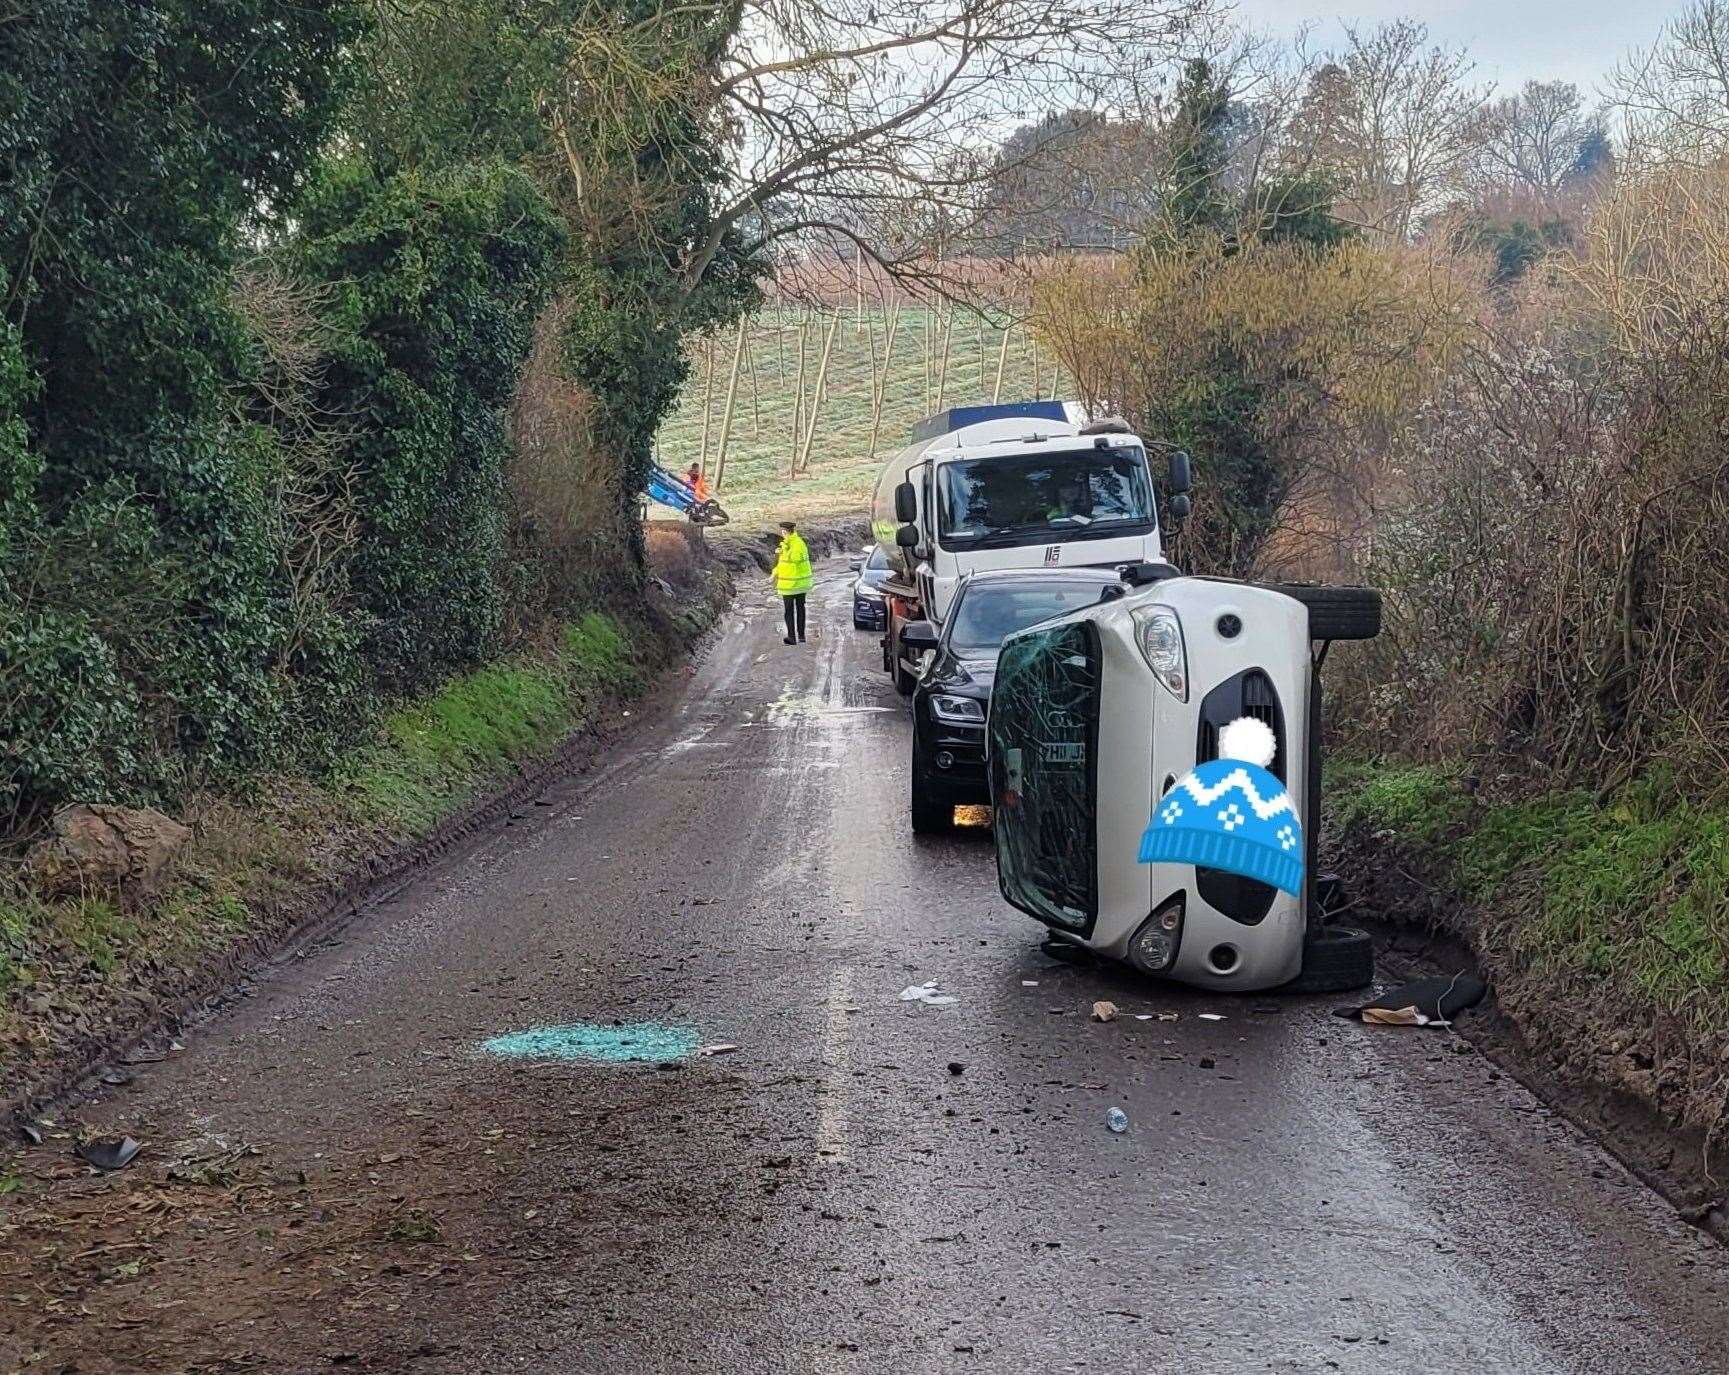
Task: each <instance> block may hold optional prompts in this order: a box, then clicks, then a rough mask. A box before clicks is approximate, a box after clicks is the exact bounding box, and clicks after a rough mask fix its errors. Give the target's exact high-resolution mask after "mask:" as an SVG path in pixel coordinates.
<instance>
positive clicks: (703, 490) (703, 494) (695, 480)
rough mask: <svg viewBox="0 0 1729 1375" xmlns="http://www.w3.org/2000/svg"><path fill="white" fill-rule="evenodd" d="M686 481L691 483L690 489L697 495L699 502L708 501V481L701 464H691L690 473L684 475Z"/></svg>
mask: <svg viewBox="0 0 1729 1375" xmlns="http://www.w3.org/2000/svg"><path fill="white" fill-rule="evenodd" d="M684 480H685V481H686V482H688V483H690V489H691V491H693V492H695V493H696V499H697V500H698V501H707V500H708V479H707V478H706V477H704V476H703V475H702V465H701V464H699V463H693V464H691V465H690V471H689V472H688V473H686V474H685V475H684Z"/></svg>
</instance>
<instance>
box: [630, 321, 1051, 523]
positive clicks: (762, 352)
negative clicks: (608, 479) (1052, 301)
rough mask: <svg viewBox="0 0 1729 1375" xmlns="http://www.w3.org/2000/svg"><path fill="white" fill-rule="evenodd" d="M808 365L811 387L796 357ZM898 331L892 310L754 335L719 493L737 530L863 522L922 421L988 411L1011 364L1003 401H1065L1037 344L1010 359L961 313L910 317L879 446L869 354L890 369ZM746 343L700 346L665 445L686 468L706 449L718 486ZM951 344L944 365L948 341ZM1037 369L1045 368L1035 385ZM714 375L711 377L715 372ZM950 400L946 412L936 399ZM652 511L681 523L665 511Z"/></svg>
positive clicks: (665, 429)
mask: <svg viewBox="0 0 1729 1375" xmlns="http://www.w3.org/2000/svg"><path fill="white" fill-rule="evenodd" d="M831 324H833V325H834V338H833V345H832V352H831V354H830V358H829V365H828V374H827V378H826V380H825V385H824V387H823V395H822V400H821V404H820V409H819V410H818V413H817V422H816V426H815V429H814V432H813V433H812V436H811V441H810V448H809V457H808V462H807V463H806V464H805V465H803V466H802V468H801V471H800V472H799V474H798V476H796V477H794V476H792V464H793V455H794V452H795V449H796V448H797V445H798V441H799V438H800V435H799V434H798V432H797V430H796V429H795V426H796V425H797V424H798V422H799V421H800V420H801V419H802V420H803V423H804V425H806V426H808V424H809V415H810V408H811V406H812V404H813V399H814V398H815V395H816V375H817V370H818V365H819V363H820V361H821V357H822V352H823V345H824V342H825V339H826V338H827V336H828V333H829V329H830V326H831ZM801 332H802V334H803V346H804V355H805V365H804V379H803V390H802V396H803V400H802V404H801V400H800V397H801V391H800V385H799V347H800V335H801ZM887 332H888V322H887V320H886V318H885V317H884V315H883V314H882V313H881V312H877V313H875V314H873V313H872V312H871V311H869V310H867V311H866V312H865V314H864V316H863V318H862V319H861V318H859V317H858V316H857V315H856V314H855V312H854V311H852V310H850V309H843V310H842V312H841V314H840V318H839V320H838V322H836V321H835V317H834V315H833V314H832V313H826V314H820V315H818V314H814V313H801V312H795V311H794V310H793V309H792V308H790V307H787V308H784V309H782V310H780V311H776V310H773V309H770V310H767V311H765V312H763V313H762V314H759V315H758V316H756V317H755V318H754V319H753V320H752V321H751V322H750V324H749V326H748V327H747V328H746V331H745V335H744V342H745V350H744V352H743V353H742V354H741V356H740V366H739V377H738V389H737V395H736V397H735V399H734V405H733V419H732V432H731V435H730V438H729V442H728V444H727V449H726V466H725V472H724V474H723V475H722V477H721V484H720V490H719V492H718V496H719V498H720V500H721V502H722V504H723V505H725V506H726V508H727V510H728V511H729V512H731V514H732V516H733V518H734V519H735V520H746V521H761V520H767V519H773V518H776V517H778V516H781V515H814V514H817V513H824V514H839V513H852V512H861V511H863V510H864V508H865V506H866V504H867V503H868V502H869V499H870V493H871V488H872V487H873V486H874V485H875V483H876V478H877V474H878V472H879V471H880V470H881V466H882V463H883V461H884V460H885V459H886V458H887V456H888V455H889V454H892V453H894V452H895V451H896V450H898V449H900V448H902V447H904V446H905V445H906V443H907V442H908V436H909V433H910V431H911V430H912V427H913V425H914V424H915V423H916V422H917V421H919V420H921V419H922V418H923V417H925V416H927V415H929V414H931V413H932V412H933V411H936V410H938V409H941V408H942V407H947V406H956V405H970V404H974V403H977V402H981V401H990V400H991V399H992V393H993V391H994V390H995V388H996V378H997V365H998V362H999V358H1000V359H1001V361H1002V364H1003V378H1002V391H1001V399H1002V400H1004V401H1023V400H1029V399H1031V398H1033V397H1035V396H1041V395H1042V396H1046V397H1049V396H1051V395H1053V394H1055V395H1061V396H1066V393H1065V392H1064V391H1063V390H1062V386H1063V384H1062V380H1061V379H1060V378H1059V377H1058V376H1056V374H1055V370H1054V368H1053V364H1052V360H1051V358H1050V356H1049V354H1041V355H1038V356H1036V357H1035V346H1034V344H1033V342H1032V339H1031V336H1030V335H1028V334H1027V333H1026V331H1025V330H1023V329H1019V328H1016V329H1013V330H1012V331H1011V334H1010V337H1009V341H1008V352H1007V355H1006V357H1005V356H1003V355H1002V346H1003V332H1002V331H1001V330H1000V329H998V328H996V327H995V326H993V325H991V324H989V323H983V324H981V322H980V321H979V320H978V319H977V317H975V316H973V315H970V314H967V313H964V312H960V311H957V312H955V313H954V314H953V316H952V318H951V317H950V316H949V315H948V313H947V312H943V313H941V314H939V312H937V311H934V310H930V309H925V308H922V307H912V306H907V307H903V308H902V309H901V310H900V312H899V318H898V324H897V325H896V328H895V339H894V350H893V352H892V354H890V356H889V360H888V367H887V376H886V379H885V381H884V385H883V398H882V414H881V423H880V425H879V427H878V431H877V436H876V445H875V449H874V452H873V449H872V446H871V419H872V409H873V408H872V382H873V375H874V373H875V370H874V369H873V367H872V362H871V360H872V357H873V352H874V356H875V357H876V358H877V359H878V360H879V363H878V367H879V368H880V366H881V364H880V360H881V358H882V356H883V350H884V345H885V342H886V336H887ZM737 338H738V336H737V335H736V334H734V333H732V332H730V331H729V332H724V333H722V334H720V335H719V336H717V337H716V338H714V339H713V340H709V341H699V342H698V343H696V344H695V345H693V349H694V359H693V361H694V367H693V369H692V372H691V379H690V381H689V382H688V383H686V385H685V392H684V396H683V398H682V399H681V402H680V405H679V408H678V410H677V412H676V413H675V414H674V415H673V416H672V417H671V419H669V420H668V421H667V423H666V424H665V425H664V426H662V427H661V431H660V434H659V435H658V436H657V444H658V448H659V451H660V462H661V463H662V464H663V465H664V466H665V467H667V468H671V469H673V470H674V471H676V472H681V473H682V472H683V471H684V470H685V469H686V468H688V467H689V466H690V464H692V463H693V462H696V461H698V460H699V459H700V458H701V457H702V456H703V455H704V452H705V446H704V438H703V432H704V423H703V416H704V410H705V406H706V410H707V414H708V424H707V431H708V437H707V445H706V454H707V464H706V466H707V469H708V472H709V480H710V481H711V482H713V481H714V479H715V473H716V469H717V467H718V460H719V453H720V433H721V426H722V420H723V417H724V415H725V410H726V395H727V389H728V382H729V380H730V378H731V374H732V360H733V353H734V349H735V346H736V344H737ZM945 338H946V341H947V350H946V360H945V349H944V343H945ZM1035 367H1036V369H1037V372H1036V378H1035ZM711 368H712V370H711ZM939 398H940V402H939ZM654 513H655V514H670V513H668V512H663V511H658V510H656V511H655V512H654Z"/></svg>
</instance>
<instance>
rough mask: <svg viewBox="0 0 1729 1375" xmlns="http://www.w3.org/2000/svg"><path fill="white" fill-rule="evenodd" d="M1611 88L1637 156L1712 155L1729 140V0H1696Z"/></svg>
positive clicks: (1628, 62)
mask: <svg viewBox="0 0 1729 1375" xmlns="http://www.w3.org/2000/svg"><path fill="white" fill-rule="evenodd" d="M1609 92H1610V96H1611V99H1612V101H1613V103H1614V105H1615V106H1616V107H1617V108H1618V109H1619V111H1620V113H1621V116H1622V120H1623V123H1624V125H1625V128H1626V136H1627V142H1628V145H1629V147H1630V149H1631V150H1632V151H1633V152H1634V153H1635V155H1636V156H1644V157H1666V158H1677V157H1679V158H1684V159H1696V160H1709V159H1711V158H1712V157H1714V156H1716V155H1717V154H1718V153H1719V152H1721V151H1722V149H1723V148H1724V146H1725V144H1729V0H1693V3H1692V4H1690V5H1689V6H1688V7H1687V8H1686V9H1685V10H1683V11H1682V12H1681V13H1680V14H1679V15H1677V16H1676V17H1675V18H1673V19H1671V20H1670V21H1669V22H1668V23H1667V24H1665V25H1664V26H1663V32H1662V35H1661V36H1660V37H1659V38H1658V40H1657V42H1656V43H1655V44H1654V45H1652V46H1651V47H1650V48H1646V49H1643V50H1641V51H1639V52H1635V53H1634V54H1633V55H1632V56H1631V57H1629V58H1628V59H1627V60H1626V61H1625V62H1623V63H1622V64H1621V65H1620V66H1619V67H1617V68H1616V69H1615V73H1614V75H1613V76H1612V77H1611V78H1610V81H1609Z"/></svg>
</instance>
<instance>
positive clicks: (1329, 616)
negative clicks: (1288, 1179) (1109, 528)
mask: <svg viewBox="0 0 1729 1375" xmlns="http://www.w3.org/2000/svg"><path fill="white" fill-rule="evenodd" d="M1112 593H1113V594H1114V595H1111V596H1109V597H1107V598H1106V599H1105V600H1103V601H1100V602H1098V603H1096V604H1095V605H1092V606H1089V607H1087V608H1085V609H1083V610H1080V611H1076V612H1073V613H1071V614H1069V615H1066V616H1063V617H1061V618H1059V619H1055V620H1050V621H1045V622H1043V623H1041V624H1039V625H1037V626H1034V627H1032V628H1031V629H1029V630H1025V631H1022V632H1021V633H1019V634H1017V635H1014V636H1012V637H1010V638H1009V639H1007V640H1006V641H1005V642H1004V644H1003V647H1002V652H1001V655H1000V657H999V659H998V662H997V675H996V683H995V687H994V689H993V692H992V695H991V703H990V719H989V737H988V754H989V772H990V786H991V800H992V805H993V807H994V808H995V813H996V818H995V819H996V825H995V831H996V847H997V873H998V878H999V880H1000V882H1001V885H1002V891H1003V896H1004V897H1005V898H1007V899H1008V901H1009V902H1010V903H1012V904H1013V905H1014V906H1016V907H1018V908H1019V909H1020V910H1021V911H1023V912H1026V913H1027V914H1028V915H1030V916H1033V917H1036V918H1037V919H1038V920H1039V921H1041V922H1044V923H1045V924H1046V925H1047V926H1048V927H1050V928H1051V931H1052V934H1053V936H1054V937H1055V938H1057V939H1059V940H1062V941H1068V942H1073V943H1075V944H1077V945H1080V946H1084V947H1086V948H1087V949H1089V950H1092V951H1094V952H1095V953H1097V954H1100V955H1105V956H1109V957H1112V958H1118V959H1125V960H1127V961H1129V962H1130V963H1131V964H1133V965H1135V966H1136V967H1137V968H1140V969H1142V970H1144V971H1146V972H1147V973H1149V974H1157V975H1161V976H1163V977H1167V978H1173V979H1177V980H1180V981H1182V982H1184V983H1191V984H1198V985H1200V986H1203V987H1207V988H1216V989H1221V990H1240V991H1245V992H1246V991H1250V990H1255V989H1267V988H1275V987H1279V986H1282V985H1286V984H1294V985H1295V987H1297V988H1298V989H1305V990H1309V991H1315V992H1330V991H1342V990H1345V989H1350V988H1359V987H1361V986H1363V985H1364V984H1366V983H1367V982H1369V980H1370V978H1371V977H1372V976H1373V972H1374V962H1373V951H1372V947H1371V945H1370V942H1369V938H1368V936H1367V935H1365V934H1364V933H1363V932H1360V931H1354V930H1351V929H1349V928H1343V927H1329V926H1326V925H1324V924H1323V922H1322V920H1321V914H1320V903H1319V902H1318V901H1317V900H1316V891H1315V890H1316V874H1315V864H1314V857H1315V853H1314V852H1315V837H1316V829H1317V827H1318V825H1319V810H1320V807H1319V796H1320V719H1321V717H1320V713H1321V688H1320V676H1319V669H1320V664H1321V661H1322V659H1323V658H1324V657H1325V648H1326V644H1327V643H1328V642H1330V641H1332V640H1343V639H1368V638H1370V637H1372V636H1374V635H1375V634H1377V633H1378V632H1379V629H1380V598H1379V596H1378V595H1377V594H1376V593H1375V592H1374V591H1373V590H1371V589H1368V588H1359V587H1310V586H1302V585H1280V586H1257V585H1253V584H1248V583H1240V582H1232V581H1228V580H1223V579H1215V578H1191V577H1183V576H1181V575H1180V574H1179V573H1178V572H1177V571H1176V570H1175V569H1174V568H1171V567H1170V566H1169V565H1166V564H1150V565H1141V566H1139V567H1135V568H1130V569H1128V570H1126V571H1125V573H1124V581H1123V586H1122V589H1121V592H1120V593H1117V591H1116V589H1112ZM1317 643H1318V644H1319V648H1316V645H1317ZM1242 717H1249V718H1252V719H1255V720H1258V721H1260V722H1262V723H1264V724H1265V726H1266V727H1267V728H1268V730H1270V731H1271V733H1272V746H1273V748H1272V754H1271V758H1270V759H1268V760H1267V761H1266V767H1267V768H1268V770H1269V771H1270V772H1271V773H1272V774H1273V775H1274V777H1276V778H1277V780H1278V781H1279V782H1280V783H1281V784H1282V785H1283V786H1284V789H1285V790H1286V792H1287V793H1288V795H1289V797H1290V799H1291V804H1290V805H1291V807H1292V808H1293V810H1294V811H1295V813H1296V817H1297V818H1298V819H1299V820H1300V822H1301V828H1302V836H1303V842H1302V843H1303V844H1304V845H1305V847H1306V851H1307V853H1306V856H1305V858H1306V863H1305V864H1304V866H1303V869H1304V876H1303V882H1302V884H1301V886H1300V891H1299V892H1298V893H1297V894H1296V895H1295V896H1293V895H1291V894H1289V893H1286V892H1283V891H1281V890H1280V889H1279V888H1276V887H1274V886H1273V885H1272V884H1270V883H1266V882H1262V881H1260V880H1259V879H1255V878H1250V877H1246V876H1244V875H1243V874H1240V873H1232V872H1227V871H1225V870H1223V869H1215V868H1208V867H1204V866H1196V865H1193V864H1177V863H1168V862H1158V861H1155V862H1152V863H1145V864H1143V863H1141V862H1140V861H1139V855H1140V852H1141V845H1142V834H1143V832H1144V831H1146V830H1147V828H1148V826H1149V823H1150V822H1151V821H1152V819H1153V818H1154V815H1155V810H1156V809H1157V808H1158V807H1159V805H1160V803H1161V801H1162V800H1163V799H1164V798H1165V796H1166V794H1168V793H1170V792H1171V790H1172V789H1173V788H1175V787H1176V785H1177V783H1178V781H1179V780H1181V779H1183V778H1184V777H1185V776H1186V775H1188V774H1189V773H1190V771H1191V770H1192V769H1194V768H1195V766H1196V765H1197V764H1201V763H1204V762H1205V761H1208V760H1212V759H1215V758H1217V757H1218V755H1219V734H1220V732H1221V731H1222V730H1223V729H1224V728H1225V727H1226V726H1227V725H1229V724H1230V723H1232V722H1233V721H1236V720H1238V719H1239V718H1242ZM1263 736H1264V733H1263ZM1257 762H1259V761H1257Z"/></svg>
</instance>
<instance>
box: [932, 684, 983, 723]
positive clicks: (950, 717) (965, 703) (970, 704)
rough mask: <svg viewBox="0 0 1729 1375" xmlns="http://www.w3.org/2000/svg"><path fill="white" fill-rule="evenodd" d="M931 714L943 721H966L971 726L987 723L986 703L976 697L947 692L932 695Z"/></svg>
mask: <svg viewBox="0 0 1729 1375" xmlns="http://www.w3.org/2000/svg"><path fill="white" fill-rule="evenodd" d="M931 715H933V716H935V717H937V718H938V719H939V720H942V721H964V722H966V723H967V724H968V725H970V726H982V725H984V723H985V708H984V703H982V702H980V701H979V699H978V698H976V697H955V696H951V695H950V694H949V693H946V692H938V693H934V694H932V696H931Z"/></svg>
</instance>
